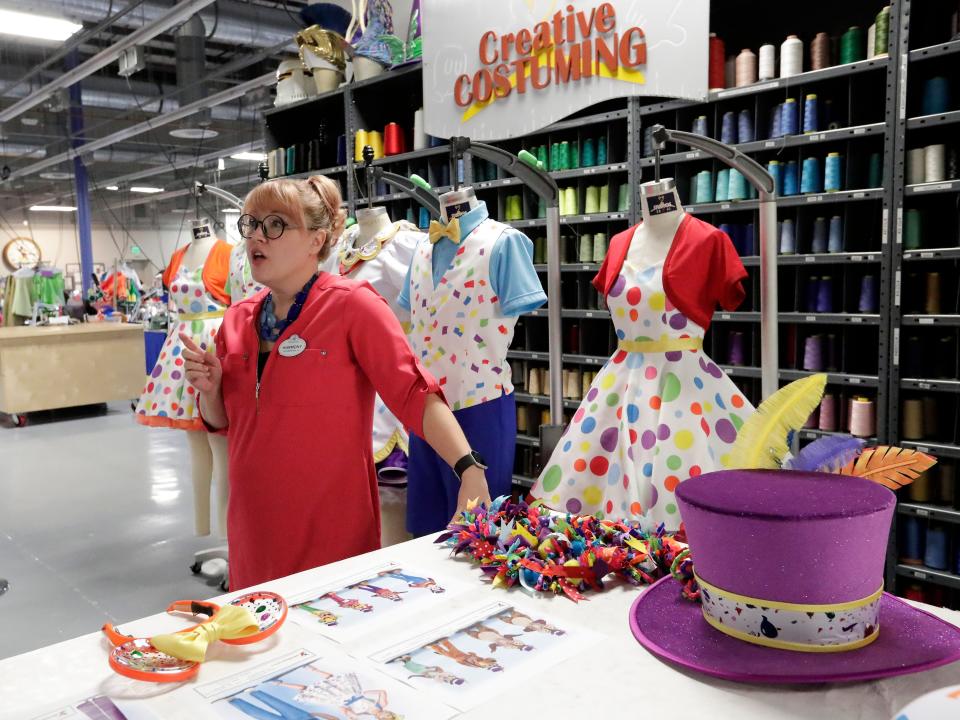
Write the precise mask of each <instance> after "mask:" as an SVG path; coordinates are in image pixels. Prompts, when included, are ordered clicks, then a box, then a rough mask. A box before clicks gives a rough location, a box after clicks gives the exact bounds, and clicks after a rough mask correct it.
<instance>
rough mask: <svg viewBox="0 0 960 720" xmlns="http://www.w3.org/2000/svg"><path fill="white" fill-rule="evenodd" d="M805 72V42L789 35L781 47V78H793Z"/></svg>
mask: <svg viewBox="0 0 960 720" xmlns="http://www.w3.org/2000/svg"><path fill="white" fill-rule="evenodd" d="M802 72H803V41H802V40H800V38H798V37H797V36H796V35H788V36H787V39H786V40H784V41H783V44H782V45H781V46H780V77H782V78H785V77H791V76H793V75H799V74H800V73H802Z"/></svg>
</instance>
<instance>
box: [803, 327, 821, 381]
mask: <svg viewBox="0 0 960 720" xmlns="http://www.w3.org/2000/svg"><path fill="white" fill-rule="evenodd" d="M803 369H804V370H812V371H813V372H821V371H822V370H823V336H822V335H810V336H809V337H808V338H807V339H806V340H805V341H804V343H803Z"/></svg>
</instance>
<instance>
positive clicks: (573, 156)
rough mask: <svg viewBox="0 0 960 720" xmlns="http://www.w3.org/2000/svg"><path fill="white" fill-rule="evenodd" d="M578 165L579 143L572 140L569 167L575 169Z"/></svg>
mask: <svg viewBox="0 0 960 720" xmlns="http://www.w3.org/2000/svg"><path fill="white" fill-rule="evenodd" d="M579 167H580V143H579V142H578V141H576V140H573V141H572V142H571V143H570V169H571V170H577V169H578V168H579Z"/></svg>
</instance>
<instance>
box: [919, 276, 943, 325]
mask: <svg viewBox="0 0 960 720" xmlns="http://www.w3.org/2000/svg"><path fill="white" fill-rule="evenodd" d="M925 285H926V293H925V297H926V300H925V301H924V304H923V311H924V312H925V313H927V314H928V315H939V314H940V273H938V272H928V273H927V277H926V283H925Z"/></svg>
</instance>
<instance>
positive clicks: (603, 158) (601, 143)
mask: <svg viewBox="0 0 960 720" xmlns="http://www.w3.org/2000/svg"><path fill="white" fill-rule="evenodd" d="M606 164H607V139H606V138H605V137H602V138H600V139H599V140H597V165H606Z"/></svg>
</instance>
